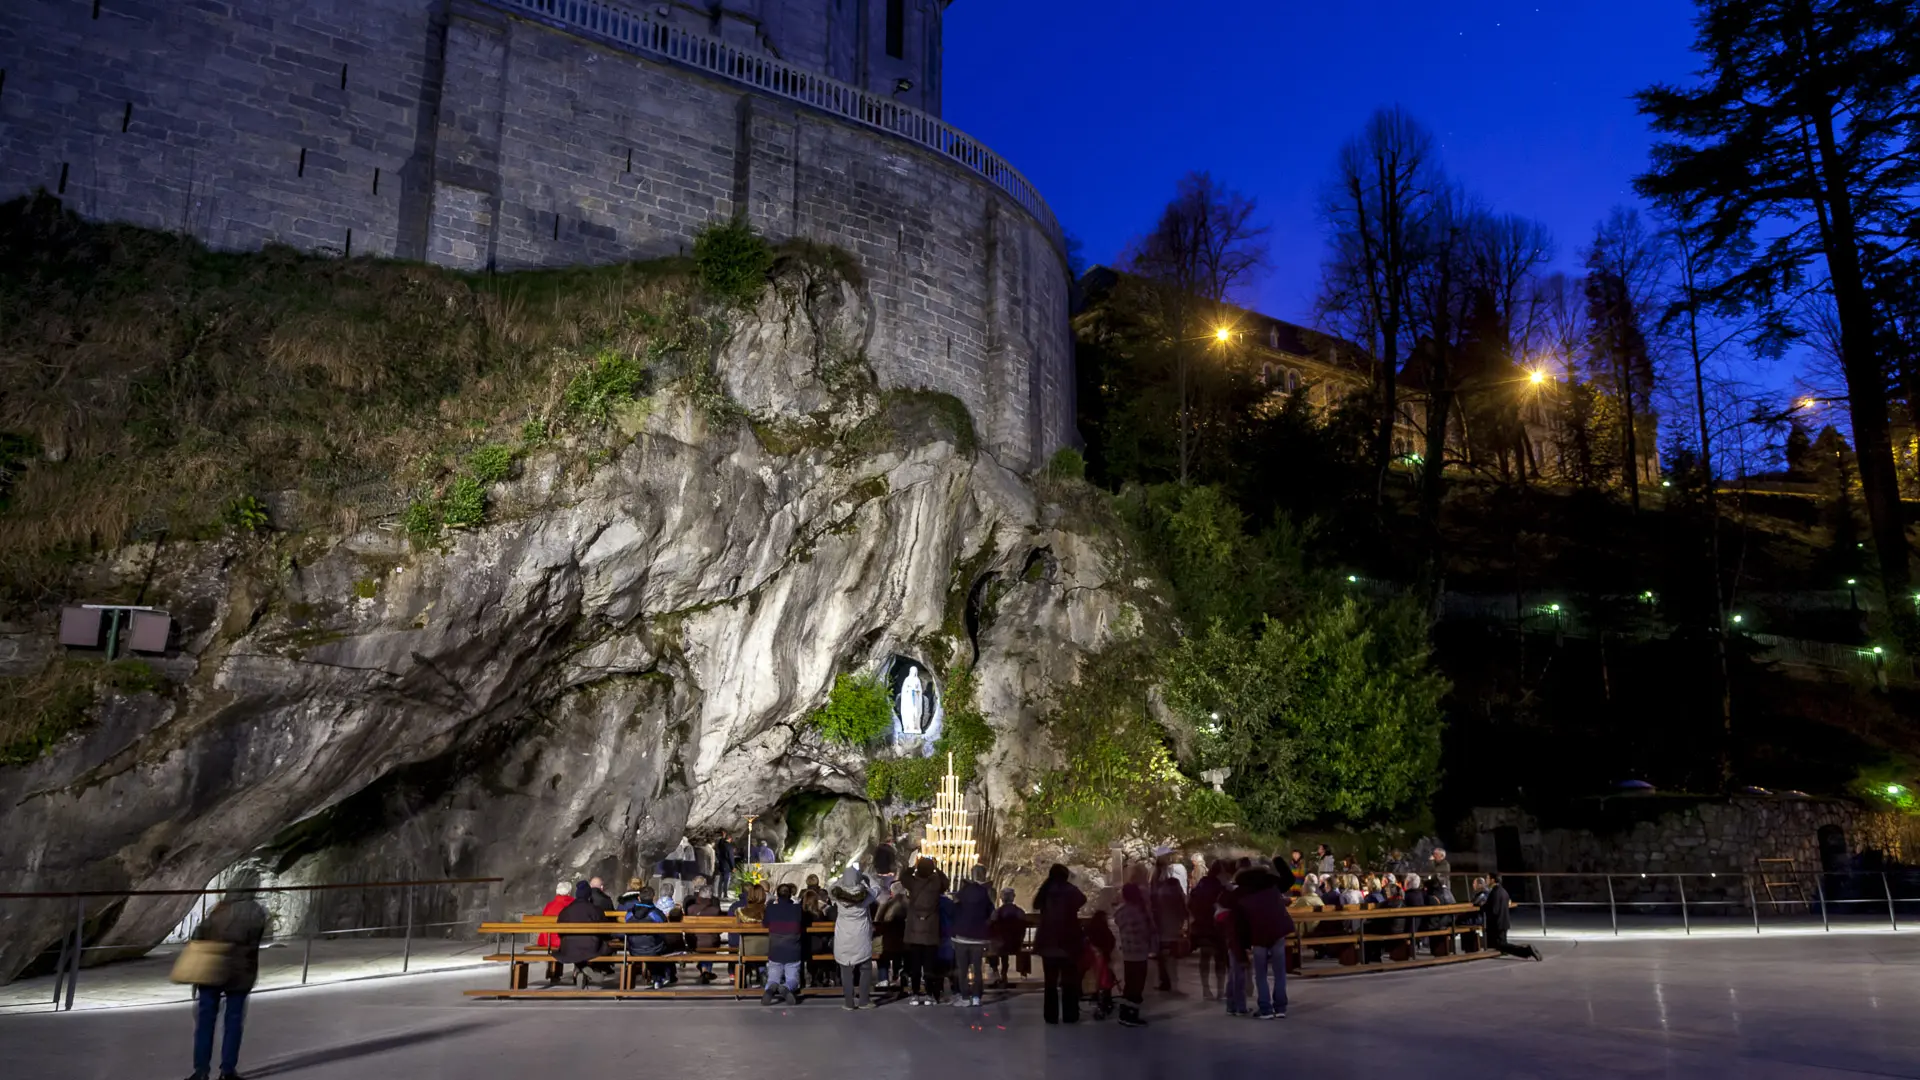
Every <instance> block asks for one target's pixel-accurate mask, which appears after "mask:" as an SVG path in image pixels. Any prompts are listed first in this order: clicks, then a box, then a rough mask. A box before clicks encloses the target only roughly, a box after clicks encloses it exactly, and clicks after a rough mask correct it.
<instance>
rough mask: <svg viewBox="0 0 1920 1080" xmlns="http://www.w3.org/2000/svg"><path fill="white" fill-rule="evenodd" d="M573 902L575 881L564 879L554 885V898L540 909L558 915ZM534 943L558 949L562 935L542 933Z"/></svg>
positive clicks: (545, 947)
mask: <svg viewBox="0 0 1920 1080" xmlns="http://www.w3.org/2000/svg"><path fill="white" fill-rule="evenodd" d="M571 903H573V882H571V881H563V882H561V883H560V884H559V885H557V886H555V887H554V891H553V899H551V900H549V901H547V906H546V907H543V908H541V909H540V914H542V915H547V916H552V915H558V914H560V913H561V912H562V911H565V910H566V909H567V905H568V904H571ZM534 943H535V944H537V945H539V946H540V947H541V948H543V949H557V948H559V947H560V935H559V934H541V935H540V936H539V937H538V938H537V939H535V942H534Z"/></svg>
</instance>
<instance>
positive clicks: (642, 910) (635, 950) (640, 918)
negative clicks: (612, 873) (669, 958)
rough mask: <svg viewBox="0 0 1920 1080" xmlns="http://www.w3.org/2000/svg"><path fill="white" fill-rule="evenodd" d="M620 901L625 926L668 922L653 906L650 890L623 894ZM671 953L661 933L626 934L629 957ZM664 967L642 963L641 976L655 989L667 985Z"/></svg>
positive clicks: (641, 888)
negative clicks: (626, 923)
mask: <svg viewBox="0 0 1920 1080" xmlns="http://www.w3.org/2000/svg"><path fill="white" fill-rule="evenodd" d="M621 900H622V901H623V903H621V905H620V910H621V911H622V912H623V913H624V915H625V920H624V921H626V922H628V923H640V924H652V923H664V922H666V921H667V917H666V915H664V914H662V913H661V911H660V909H659V908H658V907H656V906H654V902H653V901H654V895H653V890H652V889H649V888H647V887H645V886H641V887H640V888H639V889H638V890H637V891H634V892H630V893H627V894H625V895H623V896H622V897H621ZM670 951H671V950H670V949H669V948H668V944H667V938H666V935H664V934H628V935H627V955H628V956H665V955H667V953H668V952H670ZM666 967H667V965H665V964H642V965H641V970H640V973H641V977H642V978H643V979H645V980H646V981H647V982H649V983H651V984H653V988H654V989H655V990H658V989H660V988H662V987H663V986H665V985H666V978H667V974H666Z"/></svg>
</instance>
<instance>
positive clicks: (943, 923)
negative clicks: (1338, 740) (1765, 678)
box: [541, 846, 1539, 1027]
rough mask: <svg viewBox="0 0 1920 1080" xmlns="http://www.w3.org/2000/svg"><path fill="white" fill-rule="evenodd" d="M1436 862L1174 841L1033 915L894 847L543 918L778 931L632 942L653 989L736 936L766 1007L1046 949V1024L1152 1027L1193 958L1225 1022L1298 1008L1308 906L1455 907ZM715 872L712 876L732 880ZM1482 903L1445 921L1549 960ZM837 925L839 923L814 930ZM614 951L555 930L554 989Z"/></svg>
mask: <svg viewBox="0 0 1920 1080" xmlns="http://www.w3.org/2000/svg"><path fill="white" fill-rule="evenodd" d="M1426 866H1427V873H1426V874H1425V875H1424V876H1423V875H1422V874H1420V873H1418V872H1416V871H1415V870H1414V869H1413V864H1412V862H1411V861H1410V860H1408V859H1406V858H1405V857H1404V855H1402V854H1401V853H1399V852H1394V853H1392V854H1391V855H1390V856H1389V858H1388V859H1387V860H1386V862H1385V864H1384V865H1381V866H1378V867H1376V868H1373V869H1362V868H1361V867H1360V865H1359V863H1358V860H1355V859H1353V858H1352V857H1348V858H1347V859H1344V860H1335V858H1334V857H1333V853H1332V852H1331V851H1330V850H1328V849H1327V848H1325V847H1324V846H1322V847H1321V848H1320V849H1319V850H1317V851H1316V852H1315V853H1314V855H1313V857H1312V858H1311V859H1308V858H1307V857H1305V856H1304V855H1303V854H1302V853H1301V852H1299V851H1294V852H1291V853H1289V855H1288V856H1287V857H1286V858H1284V859H1280V858H1276V859H1273V860H1267V859H1257V858H1251V857H1237V858H1230V857H1220V858H1215V859H1205V858H1196V859H1194V860H1192V862H1191V863H1190V862H1189V861H1188V860H1186V859H1183V858H1181V857H1179V856H1178V855H1176V854H1175V853H1174V852H1172V851H1170V850H1167V849H1161V850H1160V851H1158V852H1156V853H1155V858H1154V859H1153V860H1152V861H1151V862H1145V861H1143V862H1136V863H1134V864H1132V865H1131V866H1129V867H1127V868H1126V871H1125V873H1124V875H1123V876H1124V882H1123V884H1122V885H1121V886H1120V887H1119V888H1118V890H1117V891H1115V890H1108V891H1107V893H1103V894H1102V896H1101V897H1100V899H1099V900H1098V901H1091V902H1090V900H1089V898H1088V897H1087V895H1086V893H1085V892H1083V891H1082V890H1081V889H1080V888H1079V887H1078V886H1076V885H1075V884H1074V883H1073V881H1072V879H1071V874H1070V872H1069V871H1068V869H1067V868H1066V867H1065V866H1063V865H1058V864H1056V865H1054V866H1053V867H1052V868H1051V869H1050V870H1049V871H1048V874H1047V876H1046V879H1045V880H1044V881H1043V882H1042V884H1041V885H1040V887H1039V888H1038V890H1036V892H1035V893H1034V895H1033V896H1032V898H1031V902H1030V907H1028V908H1022V907H1021V906H1020V905H1019V904H1018V903H1017V902H1016V896H1015V892H1014V890H1012V889H1001V890H1000V891H999V893H998V896H997V897H996V895H995V893H994V890H993V888H992V886H991V884H990V883H991V880H992V878H991V874H990V872H989V870H988V868H987V867H985V866H976V867H974V868H972V870H971V872H970V873H969V874H968V875H967V877H966V880H964V881H962V882H960V883H958V884H957V885H956V884H955V883H954V882H952V881H950V880H949V878H948V875H947V874H946V873H945V872H944V871H942V870H941V869H940V868H939V867H938V866H937V865H935V863H934V861H933V860H931V859H928V858H920V859H917V860H915V861H914V862H913V865H912V866H911V867H909V868H908V869H907V870H906V871H905V872H904V873H901V874H895V873H894V872H893V871H894V859H893V853H892V850H891V849H890V848H886V847H883V848H881V849H880V850H879V851H877V852H876V853H875V857H874V860H873V864H872V868H871V869H870V870H863V869H862V868H861V867H860V866H859V865H858V864H855V865H851V866H848V867H847V868H846V869H845V870H844V871H843V872H842V873H841V874H840V875H839V877H838V878H837V880H835V881H834V882H833V883H832V884H831V885H830V886H826V887H823V886H822V885H821V883H820V879H819V877H818V876H816V875H809V876H808V877H807V878H806V883H805V885H804V886H796V885H794V884H791V883H789V884H782V885H780V886H778V887H777V888H776V889H774V890H773V892H772V894H771V895H769V894H768V892H767V890H766V888H765V887H764V886H763V885H761V884H759V883H757V882H747V883H745V884H743V885H742V887H741V889H740V890H739V894H738V896H737V897H736V898H735V899H734V900H733V901H732V903H731V904H730V905H729V906H727V907H726V908H724V909H723V908H722V907H721V903H720V898H719V896H718V895H717V894H716V891H715V882H714V881H713V879H712V878H709V877H707V876H705V875H697V876H695V877H694V878H693V880H692V882H691V884H690V886H689V887H688V888H687V889H686V892H685V896H684V897H683V898H681V899H676V898H675V897H674V895H672V893H670V892H661V893H656V891H655V890H654V889H651V888H649V887H647V886H646V885H645V884H644V883H643V882H641V881H640V880H638V879H635V880H634V881H633V882H632V883H631V884H630V886H629V889H628V891H627V892H625V893H623V894H622V895H621V896H620V898H619V899H618V900H617V901H616V900H614V899H612V898H610V897H608V896H607V895H606V892H605V890H604V888H603V883H602V882H601V880H600V879H599V878H593V879H590V880H588V881H582V882H576V883H572V884H569V883H566V882H562V883H561V884H560V886H559V888H558V889H557V890H556V895H555V897H554V899H553V901H552V902H550V903H549V904H548V905H547V907H546V910H545V913H546V914H548V915H553V916H556V917H557V920H558V921H559V922H561V923H569V924H578V923H596V922H610V921H614V920H616V919H618V920H620V921H623V922H625V923H628V924H632V923H668V924H671V923H676V922H683V921H684V920H685V919H687V918H689V917H706V918H709V919H710V918H713V917H716V916H722V915H724V916H727V917H729V918H730V919H731V920H732V921H733V923H735V924H737V925H742V926H745V925H756V926H759V927H763V928H764V930H765V932H764V933H745V934H730V933H726V932H725V930H724V927H723V926H716V925H714V924H713V923H706V924H703V925H702V926H700V927H699V928H697V929H690V930H689V932H687V933H685V934H673V933H659V932H652V933H644V934H643V933H628V934H626V935H624V937H625V939H626V940H625V949H626V953H627V955H628V956H629V957H643V958H652V957H658V958H659V959H658V960H657V961H654V960H648V962H646V963H645V964H643V965H642V969H643V976H642V979H643V982H644V983H645V984H646V985H650V986H652V987H654V988H665V987H668V986H672V985H674V984H676V983H677V982H678V981H679V978H680V971H681V968H682V967H683V966H684V965H686V964H688V963H691V964H693V965H694V967H695V970H696V971H697V973H698V974H697V978H698V980H699V981H700V982H702V983H710V982H713V981H714V980H715V979H716V978H718V976H717V975H716V974H715V973H714V970H713V961H710V960H699V959H697V955H698V954H699V953H702V952H708V953H711V951H712V950H715V949H717V948H719V946H720V942H721V939H722V938H723V937H724V938H725V939H727V942H728V945H729V946H730V947H731V948H733V949H736V950H738V955H739V956H740V957H741V958H742V959H743V960H744V961H745V963H746V972H745V973H744V978H743V981H744V982H746V983H747V984H748V985H758V986H761V987H763V991H762V995H761V1002H762V1004H765V1005H774V1004H794V1003H798V1002H799V1000H800V999H801V997H802V995H803V993H804V992H805V991H806V990H808V989H813V990H821V989H830V988H834V987H837V988H838V989H839V991H840V994H841V998H842V1008H845V1009H848V1010H858V1009H867V1008H874V1007H876V1006H877V1005H879V1004H880V1003H881V1002H882V1001H884V1000H887V999H889V998H892V999H897V1000H900V1001H904V1002H906V1003H908V1004H911V1005H915V1006H931V1005H939V1004H951V1005H955V1006H960V1007H971V1006H977V1005H980V1004H981V1003H982V999H983V996H984V995H985V993H986V992H987V991H988V990H989V988H994V987H998V988H1004V987H1006V986H1007V985H1008V980H1009V977H1010V975H1011V974H1012V973H1015V972H1018V973H1019V974H1022V975H1026V974H1030V973H1031V972H1030V964H1031V961H1030V959H1029V958H1030V957H1037V958H1038V959H1039V961H1040V965H1041V968H1042V979H1043V981H1042V985H1043V988H1044V989H1043V997H1042V1006H1041V1011H1042V1016H1043V1018H1044V1019H1045V1021H1046V1022H1047V1023H1050V1024H1052V1023H1074V1022H1076V1021H1078V1020H1079V1019H1080V1013H1081V1006H1082V1003H1083V1001H1090V1002H1091V1003H1092V1014H1093V1017H1094V1018H1095V1019H1105V1018H1106V1017H1108V1016H1111V1015H1114V1014H1116V1013H1117V1014H1118V1017H1119V1023H1120V1024H1121V1025H1122V1026H1126V1027H1139V1026H1144V1025H1145V1024H1146V1022H1147V1020H1146V1017H1145V1015H1144V1011H1145V999H1146V991H1147V983H1148V979H1149V977H1150V976H1151V975H1156V974H1157V976H1158V988H1159V990H1161V991H1162V992H1166V993H1176V994H1177V993H1182V992H1183V991H1182V989H1181V975H1182V968H1183V966H1184V962H1185V961H1186V960H1187V959H1188V958H1192V959H1193V961H1194V966H1195V968H1196V972H1195V974H1196V977H1197V981H1198V983H1199V990H1200V994H1201V997H1202V998H1203V999H1204V1000H1208V1001H1219V1002H1221V1003H1222V1004H1223V1005H1224V1008H1225V1011H1226V1013H1227V1015H1229V1016H1246V1017H1251V1018H1254V1019H1279V1018H1283V1017H1285V1016H1286V1015H1287V978H1286V943H1287V939H1288V938H1289V937H1290V936H1292V935H1293V934H1294V932H1295V924H1294V914H1295V913H1296V912H1304V911H1322V912H1324V911H1327V910H1333V911H1347V910H1352V911H1361V910H1366V909H1370V908H1371V909H1380V908H1386V909H1403V908H1404V909H1412V908H1423V907H1437V906H1443V905H1451V904H1454V903H1455V902H1456V901H1455V896H1454V893H1453V887H1452V870H1451V867H1450V866H1449V864H1448V862H1447V857H1446V852H1445V851H1443V850H1435V851H1434V852H1433V853H1432V854H1431V856H1430V858H1429V860H1428V861H1427V864H1426ZM727 869H728V871H729V872H730V871H731V866H730V865H729V866H728V868H727ZM718 870H719V868H718V867H717V866H716V871H717V872H716V874H715V875H714V877H720V876H721V874H720V873H719V872H718ZM728 876H731V875H730V873H729V874H728ZM1189 883H1191V884H1189ZM1108 894H1111V895H1108ZM1470 896H1471V902H1472V903H1473V904H1474V905H1475V907H1476V909H1477V910H1476V912H1474V913H1472V914H1471V915H1469V916H1467V917H1465V918H1458V916H1457V915H1456V914H1454V913H1449V914H1448V916H1447V920H1446V921H1449V922H1451V921H1455V920H1456V919H1457V921H1458V922H1460V923H1462V924H1470V925H1473V926H1474V927H1475V928H1476V929H1477V930H1480V931H1481V932H1483V933H1484V934H1485V936H1486V939H1487V943H1488V945H1489V947H1491V948H1494V949H1498V950H1499V951H1501V952H1503V953H1507V954H1509V955H1514V956H1530V957H1532V958H1533V959H1539V954H1538V952H1537V951H1535V950H1534V949H1533V948H1532V947H1531V946H1517V945H1513V944H1511V943H1510V942H1509V941H1508V940H1507V931H1508V929H1509V927H1510V916H1509V908H1510V904H1511V901H1510V899H1509V898H1508V896H1507V893H1506V890H1505V889H1503V888H1502V887H1501V886H1500V884H1499V880H1498V878H1495V877H1485V878H1476V879H1474V881H1473V883H1472V890H1471V893H1470ZM610 913H613V914H610ZM1423 920H1431V921H1434V922H1436V923H1438V922H1439V921H1441V920H1439V919H1437V918H1435V917H1431V916H1426V917H1423V916H1418V915H1414V914H1412V913H1409V914H1408V915H1407V916H1404V917H1396V918H1394V919H1391V920H1380V921H1378V922H1377V923H1376V924H1375V925H1378V926H1379V931H1378V934H1379V939H1380V940H1378V941H1377V942H1369V943H1368V945H1367V948H1368V950H1369V954H1368V956H1367V959H1368V960H1369V961H1370V962H1371V961H1375V960H1378V959H1379V952H1378V951H1377V950H1379V949H1384V948H1386V947H1387V942H1388V940H1389V939H1391V938H1392V937H1393V935H1395V934H1404V933H1406V932H1407V931H1408V930H1409V929H1419V928H1420V926H1421V924H1422V922H1423ZM1352 921H1353V922H1358V921H1359V920H1352ZM1315 922H1316V923H1317V926H1316V927H1315V929H1314V930H1313V931H1312V932H1309V933H1307V934H1305V935H1304V936H1303V938H1302V943H1303V944H1304V945H1305V946H1307V947H1309V948H1312V947H1315V946H1314V945H1313V942H1314V939H1315V938H1316V937H1324V936H1328V935H1338V934H1342V933H1351V932H1352V930H1353V928H1352V927H1351V926H1349V925H1348V922H1347V921H1345V920H1332V919H1318V920H1315ZM826 924H830V925H831V927H832V930H831V932H830V933H822V932H819V931H818V930H817V929H816V928H817V927H820V926H822V925H826ZM1372 929H1373V928H1372V927H1371V926H1370V927H1369V932H1372ZM1030 932H1031V937H1029V935H1030ZM609 943H610V942H609V938H607V937H603V936H601V935H596V934H547V935H542V938H541V944H544V945H548V946H551V947H552V948H553V960H554V966H553V970H552V972H551V973H550V978H549V982H548V985H549V986H554V985H558V982H559V980H560V978H561V977H562V975H563V971H562V970H561V965H572V966H573V968H574V971H573V974H572V978H573V979H574V981H575V982H576V984H577V985H579V986H582V987H585V986H590V985H594V980H595V978H596V976H599V977H606V976H610V975H611V974H612V972H613V968H612V967H611V965H606V966H603V967H599V968H598V969H596V963H601V964H604V959H603V958H602V957H603V953H604V952H605V950H606V949H607V948H608V946H609ZM689 953H692V954H695V955H692V956H689V955H687V954H689ZM824 957H831V959H830V960H829V959H823V958H824Z"/></svg>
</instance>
